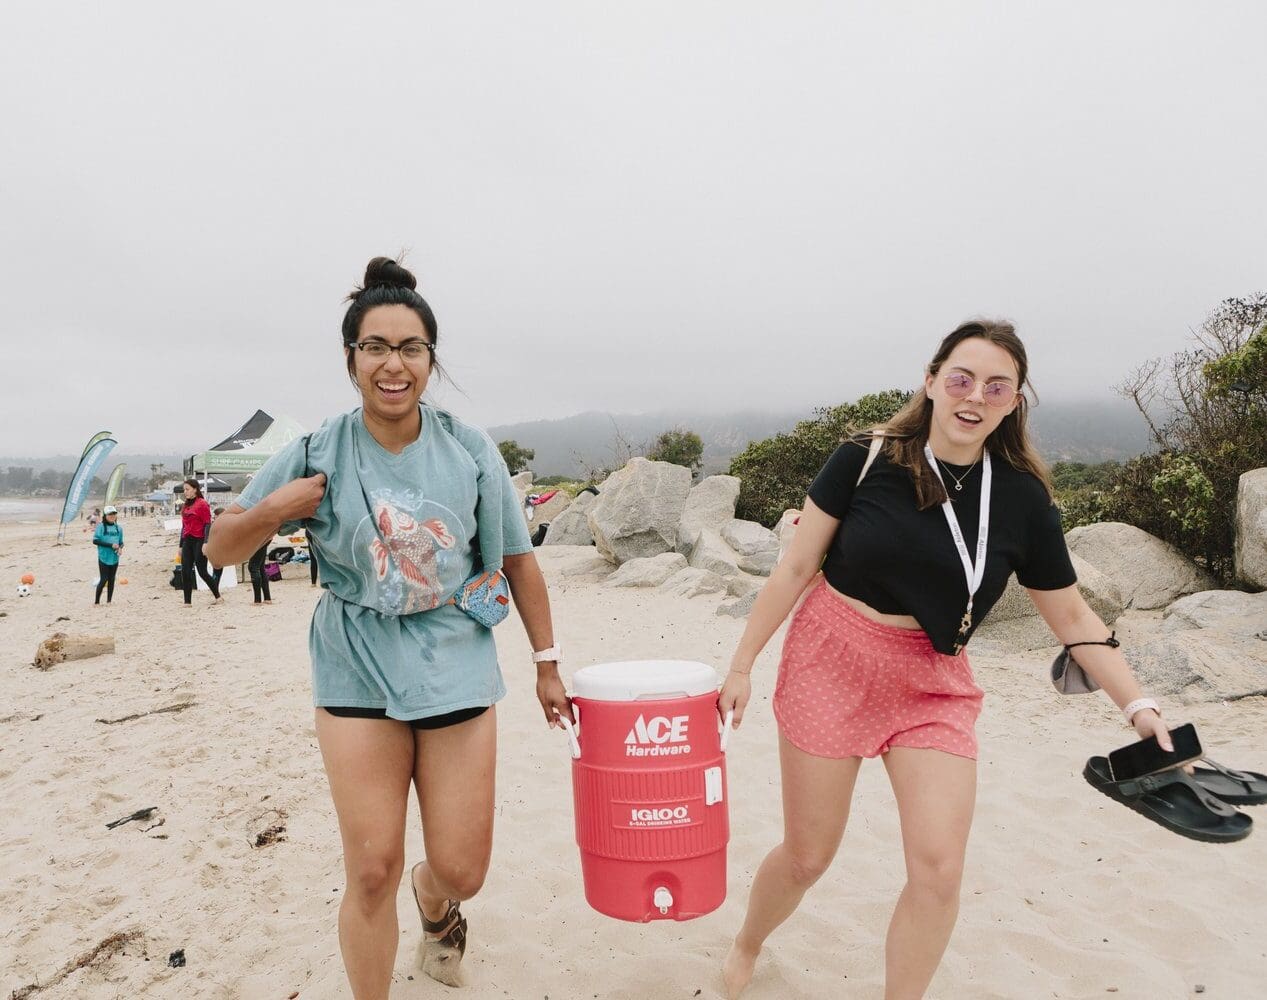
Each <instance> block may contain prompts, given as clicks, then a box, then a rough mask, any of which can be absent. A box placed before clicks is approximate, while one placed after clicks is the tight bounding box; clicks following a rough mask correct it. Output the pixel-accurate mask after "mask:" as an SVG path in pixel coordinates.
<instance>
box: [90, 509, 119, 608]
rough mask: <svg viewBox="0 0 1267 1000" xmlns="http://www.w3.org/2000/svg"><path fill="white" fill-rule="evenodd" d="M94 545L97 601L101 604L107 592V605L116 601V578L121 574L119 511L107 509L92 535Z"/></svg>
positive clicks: (95, 602)
mask: <svg viewBox="0 0 1267 1000" xmlns="http://www.w3.org/2000/svg"><path fill="white" fill-rule="evenodd" d="M92 544H93V545H95V546H96V547H97V572H98V573H99V577H98V579H97V599H96V600H95V601H93V603H94V604H100V603H101V591H102V590H105V592H106V603H107V604H109V603H110V602H111V601H113V600H114V578H115V575H116V574H117V573H118V572H119V554H120V553H121V552H122V551H123V527H122V525H120V524H119V511H118V510H117V509H116V508H114V507H106V509H105V511H104V512H102V515H101V522H100V523H99V524H98V525H97V528H96V530H95V531H94V532H93V533H92Z"/></svg>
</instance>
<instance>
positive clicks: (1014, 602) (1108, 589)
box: [975, 552, 1122, 649]
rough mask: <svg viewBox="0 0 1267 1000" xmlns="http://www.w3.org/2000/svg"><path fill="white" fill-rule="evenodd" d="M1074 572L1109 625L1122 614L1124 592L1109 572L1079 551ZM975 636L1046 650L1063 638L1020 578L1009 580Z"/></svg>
mask: <svg viewBox="0 0 1267 1000" xmlns="http://www.w3.org/2000/svg"><path fill="white" fill-rule="evenodd" d="M1069 558H1070V559H1071V560H1072V561H1073V568H1074V572H1076V573H1077V574H1078V590H1079V591H1080V592H1081V594H1082V596H1083V597H1084V598H1086V601H1087V603H1088V604H1089V605H1091V610H1092V611H1094V612H1095V613H1096V614H1097V615H1099V616H1100V620H1101V621H1103V622H1104V623H1105V624H1106V625H1111V624H1113V622H1115V621H1117V619H1118V617H1119V616H1120V615H1121V614H1122V592H1121V591H1120V590H1118V588H1117V585H1116V584H1114V583H1113V581H1112V580H1110V579H1109V578H1108V577H1107V576H1106V575H1105V574H1103V573H1101V572H1100V571H1099V570H1098V569H1096V568H1095V567H1094V566H1092V565H1091V564H1090V563H1089V562H1087V561H1086V560H1085V559H1083V558H1082V557H1081V556H1079V555H1077V554H1076V553H1073V552H1071V553H1069ZM975 635H977V636H979V637H980V638H982V639H985V640H987V641H990V642H993V643H996V644H998V645H1000V646H1004V647H1007V648H1010V649H1045V648H1046V647H1048V646H1059V645H1060V640H1059V639H1057V638H1056V636H1055V635H1054V634H1053V633H1052V630H1051V629H1049V628H1048V627H1047V623H1046V622H1045V621H1043V619H1042V617H1041V616H1039V614H1038V612H1037V610H1036V609H1035V608H1034V602H1033V601H1031V600H1030V598H1029V592H1028V591H1026V589H1025V588H1024V587H1022V586H1021V585H1020V584H1019V583H1017V582H1016V578H1015V577H1013V578H1012V579H1011V580H1009V581H1008V584H1007V589H1006V590H1004V591H1003V596H1002V597H1000V598H999V601H998V603H997V604H995V606H994V607H993V608H992V609H991V611H990V613H989V614H988V615H987V616H986V618H985V621H983V622H982V623H981V625H980V626H979V627H978V628H977V631H976V633H975Z"/></svg>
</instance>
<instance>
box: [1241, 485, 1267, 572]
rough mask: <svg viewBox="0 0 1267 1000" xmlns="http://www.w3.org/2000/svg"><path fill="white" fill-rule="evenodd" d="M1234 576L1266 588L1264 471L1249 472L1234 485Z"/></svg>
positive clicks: (1266, 520) (1266, 502) (1266, 536)
mask: <svg viewBox="0 0 1267 1000" xmlns="http://www.w3.org/2000/svg"><path fill="white" fill-rule="evenodd" d="M1234 557H1235V566H1236V575H1237V576H1239V577H1240V578H1241V579H1242V580H1244V581H1245V582H1246V583H1248V584H1249V585H1250V586H1251V587H1260V588H1262V587H1267V469H1250V470H1249V472H1244V473H1242V474H1241V478H1240V479H1239V480H1238V482H1237V484H1236V548H1235V551H1234Z"/></svg>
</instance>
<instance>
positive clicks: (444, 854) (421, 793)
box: [411, 708, 497, 982]
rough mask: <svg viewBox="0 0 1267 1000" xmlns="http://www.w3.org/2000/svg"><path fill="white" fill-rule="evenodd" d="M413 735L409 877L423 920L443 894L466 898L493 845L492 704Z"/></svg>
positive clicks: (476, 886)
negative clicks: (413, 852) (414, 832)
mask: <svg viewBox="0 0 1267 1000" xmlns="http://www.w3.org/2000/svg"><path fill="white" fill-rule="evenodd" d="M414 738H415V740H416V741H417V744H416V745H417V749H416V753H415V764H414V787H415V788H416V789H417V792H418V808H419V811H420V813H421V814H422V839H423V846H424V849H425V851H426V859H425V860H424V861H423V863H422V864H420V865H419V866H418V867H417V869H416V871H415V872H414V874H413V875H412V876H411V877H412V878H413V880H414V888H415V889H416V890H417V893H418V900H419V902H420V903H421V904H422V909H423V913H424V914H425V915H426V917H427V919H428V920H439V919H440V918H441V917H443V916H444V913H445V909H446V907H447V905H448V901H449V900H451V899H452V900H459V901H461V900H465V899H470V898H471V897H472V896H474V895H475V894H476V893H477V892H479V890H480V887H481V886H482V885H483V884H484V876H485V875H486V874H487V873H488V862H489V858H490V857H491V855H492V852H493V805H494V798H495V778H496V765H497V709H496V708H490V709H489V710H488V711H487V712H485V713H483V714H482V715H479V716H476V717H475V718H474V719H470V720H468V721H466V722H460V723H458V724H457V725H456V726H446V727H445V728H444V729H431V730H425V729H424V730H419V731H418V732H416V733H415V734H414ZM424 971H427V972H428V974H429V975H430V974H431V970H430V969H426V968H425V967H424ZM437 978H441V977H437ZM441 981H442V982H448V979H447V978H441Z"/></svg>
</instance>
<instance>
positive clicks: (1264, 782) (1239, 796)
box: [1192, 757, 1267, 806]
mask: <svg viewBox="0 0 1267 1000" xmlns="http://www.w3.org/2000/svg"><path fill="white" fill-rule="evenodd" d="M1201 763H1203V764H1208V765H1209V767H1198V768H1195V769H1194V770H1193V774H1192V777H1193V779H1194V780H1195V781H1196V783H1197V784H1198V785H1200V786H1201V787H1202V788H1204V789H1205V790H1206V791H1207V792H1209V793H1210V794H1211V795H1216V796H1218V797H1219V798H1220V799H1222V800H1223V801H1224V802H1230V803H1231V804H1232V805H1234V806H1256V805H1261V804H1262V803H1264V802H1267V774H1259V773H1258V772H1257V771H1237V770H1234V769H1232V768H1230V767H1224V766H1223V765H1222V764H1220V763H1219V762H1218V761H1214V760H1210V758H1209V757H1205V758H1203V759H1202V761H1201Z"/></svg>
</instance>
